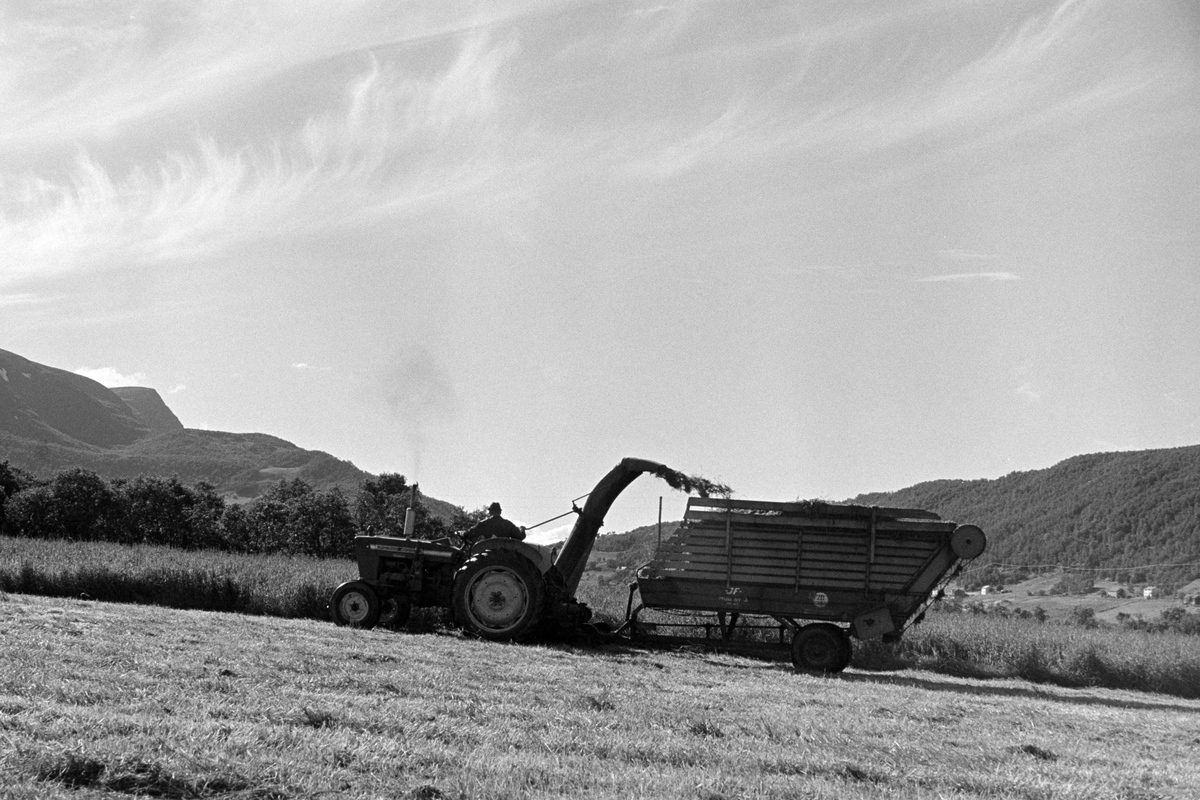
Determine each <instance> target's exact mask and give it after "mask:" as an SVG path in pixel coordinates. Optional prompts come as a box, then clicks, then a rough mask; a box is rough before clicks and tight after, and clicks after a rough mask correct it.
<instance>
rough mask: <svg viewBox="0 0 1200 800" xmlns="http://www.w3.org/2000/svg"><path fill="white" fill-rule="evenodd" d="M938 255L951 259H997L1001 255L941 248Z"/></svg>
mask: <svg viewBox="0 0 1200 800" xmlns="http://www.w3.org/2000/svg"><path fill="white" fill-rule="evenodd" d="M938 255H939V256H941V257H942V258H948V259H950V260H951V261H995V260H996V259H998V258H999V257H1000V256H998V255H996V254H994V253H980V252H977V251H975V250H939V251H938Z"/></svg>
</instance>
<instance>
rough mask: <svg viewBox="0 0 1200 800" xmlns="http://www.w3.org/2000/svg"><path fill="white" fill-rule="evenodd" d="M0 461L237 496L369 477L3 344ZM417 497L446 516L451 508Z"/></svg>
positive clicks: (38, 470)
mask: <svg viewBox="0 0 1200 800" xmlns="http://www.w3.org/2000/svg"><path fill="white" fill-rule="evenodd" d="M0 460H7V461H9V462H10V463H12V464H13V465H15V466H18V467H21V468H23V469H26V470H28V471H30V472H33V473H34V474H39V475H51V474H53V473H55V472H57V471H59V470H62V469H67V468H70V467H83V468H84V469H87V470H90V471H92V472H95V473H96V474H98V475H101V476H103V477H105V478H109V479H112V478H134V477H137V476H138V475H143V474H144V475H159V476H171V475H178V477H179V480H180V481H182V482H183V483H185V484H194V483H196V482H198V481H207V482H209V483H211V484H212V485H213V486H215V487H216V489H217V491H219V492H221V493H222V494H224V495H226V496H229V497H238V498H253V497H257V496H259V495H261V494H262V493H263V492H265V491H266V490H268V489H269V488H271V487H272V486H274V485H275V484H277V483H278V482H279V481H280V480H282V479H291V478H300V479H301V480H303V481H305V482H306V483H308V484H310V485H311V486H313V487H314V488H316V489H319V490H322V491H327V490H329V489H331V488H333V487H335V486H336V487H340V488H341V489H343V490H345V491H347V492H353V491H355V490H356V489H357V488H358V485H359V483H360V482H361V481H362V480H363V479H365V478H369V477H373V476H372V475H371V474H370V473H367V472H364V471H363V470H360V469H359V468H358V467H356V466H354V465H353V464H352V463H350V462H349V461H343V460H341V459H338V458H334V457H333V456H331V455H329V454H328V453H324V452H321V451H319V450H305V449H303V448H300V447H297V446H296V445H294V444H292V443H291V442H288V441H285V440H283V439H280V438H277V437H275V436H269V435H267V434H263V433H225V432H222V431H205V430H196V429H192V428H185V427H184V426H183V423H181V422H180V421H179V419H178V418H177V417H176V416H175V414H174V413H173V412H172V411H171V409H170V408H169V407H168V406H167V404H166V403H165V402H163V399H162V397H161V396H159V394H158V392H156V391H155V390H154V389H149V388H145V387H140V386H129V387H122V388H118V389H109V388H107V387H105V386H103V385H102V384H100V383H97V382H96V381H94V380H92V379H90V378H85V377H83V376H82V375H76V374H74V373H72V372H67V371H66V370H62V369H57V368H55V367H48V366H45V365H43V364H38V363H36V362H34V361H30V360H29V359H26V358H23V357H21V356H19V355H17V354H15V353H11V352H8V351H7V350H0ZM424 499H425V501H426V503H427V506H428V508H429V510H430V511H431V512H432V513H434V514H436V515H438V516H442V517H444V518H446V519H449V517H450V515H451V514H452V513H453V512H454V511H455V510H456V507H455V506H453V505H451V504H450V503H446V502H444V501H441V500H437V499H434V498H430V497H425V498H424Z"/></svg>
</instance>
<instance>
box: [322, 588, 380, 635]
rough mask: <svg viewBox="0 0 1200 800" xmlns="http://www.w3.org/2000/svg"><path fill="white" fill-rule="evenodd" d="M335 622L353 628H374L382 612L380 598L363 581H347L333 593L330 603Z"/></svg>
mask: <svg viewBox="0 0 1200 800" xmlns="http://www.w3.org/2000/svg"><path fill="white" fill-rule="evenodd" d="M329 610H330V613H331V615H332V616H333V621H334V622H335V623H337V624H338V625H348V626H349V627H351V628H374V627H375V626H376V625H377V624H378V623H379V614H380V611H381V607H380V603H379V596H378V595H376V594H375V590H374V589H372V588H371V587H370V586H368V585H367V584H365V583H363V582H362V581H347V582H346V583H343V584H342V585H341V586H339V587H337V589H335V590H334V591H333V598H332V599H331V600H330V602H329Z"/></svg>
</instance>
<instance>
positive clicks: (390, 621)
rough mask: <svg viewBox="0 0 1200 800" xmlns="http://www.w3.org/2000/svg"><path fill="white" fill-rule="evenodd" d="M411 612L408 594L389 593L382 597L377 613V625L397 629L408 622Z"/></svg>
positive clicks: (392, 629)
mask: <svg viewBox="0 0 1200 800" xmlns="http://www.w3.org/2000/svg"><path fill="white" fill-rule="evenodd" d="M411 612H412V602H411V601H410V600H409V599H408V595H394V594H393V595H389V596H388V597H385V598H384V599H383V603H382V605H381V606H380V613H379V627H381V628H387V629H388V630H390V631H394V630H398V629H399V628H403V627H404V626H405V625H407V624H408V616H409V614H410V613H411Z"/></svg>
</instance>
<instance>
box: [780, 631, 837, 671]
mask: <svg viewBox="0 0 1200 800" xmlns="http://www.w3.org/2000/svg"><path fill="white" fill-rule="evenodd" d="M849 664H850V638H849V637H848V636H846V634H845V632H844V631H843V630H842V629H841V628H839V627H838V626H836V625H829V624H826V623H817V624H812V625H805V626H804V627H803V628H801V629H800V630H799V631H798V632H797V633H796V635H795V637H794V638H793V639H792V665H793V666H794V667H795V668H796V671H797V672H801V671H805V670H808V671H813V672H825V673H831V674H832V673H837V672H841V671H842V670H844V669H845V668H846V667H847V666H849Z"/></svg>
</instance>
